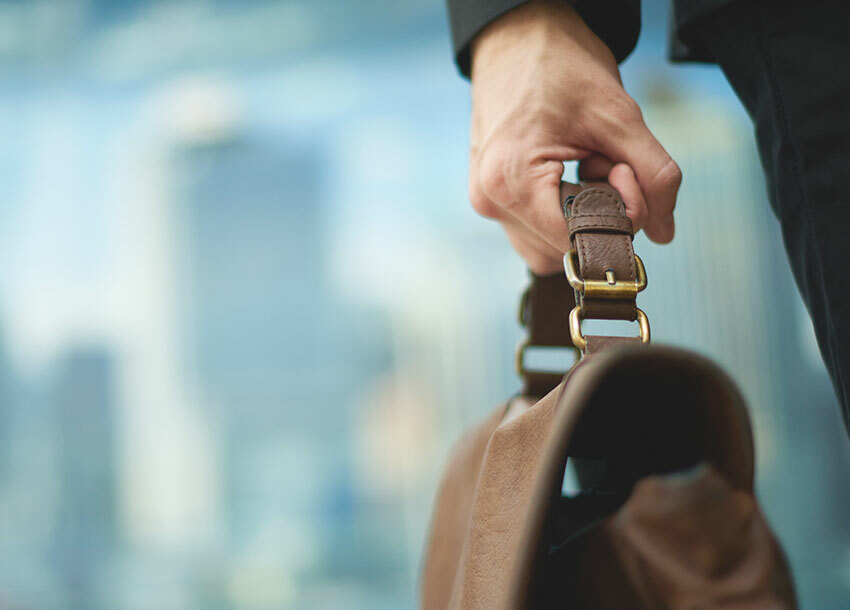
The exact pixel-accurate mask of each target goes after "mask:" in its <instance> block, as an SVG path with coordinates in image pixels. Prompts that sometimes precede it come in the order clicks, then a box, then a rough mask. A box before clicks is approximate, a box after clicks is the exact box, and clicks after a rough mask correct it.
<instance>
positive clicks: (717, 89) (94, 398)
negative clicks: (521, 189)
mask: <svg viewBox="0 0 850 610" xmlns="http://www.w3.org/2000/svg"><path fill="white" fill-rule="evenodd" d="M644 10H645V15H644V21H645V24H646V26H645V29H644V32H643V34H642V37H641V41H640V44H639V47H638V50H637V51H636V53H635V54H634V55H633V56H632V58H630V59H629V60H628V61H627V62H626V63H625V65H624V66H623V76H624V81H625V83H626V86H627V88H628V89H629V91H630V92H631V93H632V94H633V95H634V96H635V97H636V98H637V99H638V100H639V101H640V102H641V104H642V106H643V108H644V111H645V115H646V119H647V121H648V123H649V124H650V126H651V127H652V128H653V129H654V130H655V132H656V133H657V135H658V137H659V138H660V139H661V141H662V143H664V145H665V146H666V147H667V148H668V150H670V152H671V154H673V156H674V157H675V158H676V159H677V160H678V161H679V162H680V164H681V166H682V168H683V170H684V174H685V181H684V184H683V188H682V192H681V196H680V199H679V211H678V213H677V224H678V236H677V238H676V240H675V242H674V244H673V245H671V246H666V247H661V246H656V245H653V244H650V243H649V242H647V241H646V240H644V239H643V238H639V239H638V240H637V242H636V247H637V250H638V252H639V253H640V254H641V255H642V256H643V258H644V260H645V261H646V264H647V268H648V270H649V276H650V287H649V289H648V290H647V292H646V293H643V294H642V295H641V297H640V303H641V306H642V307H643V308H644V309H645V310H646V311H647V313H648V314H649V316H650V319H651V322H652V325H653V335H654V339H655V341H657V342H667V343H674V344H678V345H684V346H689V347H691V348H693V349H696V350H698V351H700V352H702V353H705V354H707V355H709V356H711V357H713V358H715V359H716V360H718V361H720V362H721V364H723V365H724V366H725V367H726V368H727V370H729V371H730V372H731V374H732V375H733V376H734V377H735V378H736V379H737V380H738V382H739V383H740V384H741V385H742V387H743V390H744V392H745V394H746V395H747V397H748V399H749V401H750V403H751V406H752V411H753V417H754V420H755V422H756V428H757V436H758V439H757V442H758V456H759V464H758V476H759V491H760V497H761V499H762V502H763V505H764V509H765V512H766V513H767V515H768V518H769V519H770V520H771V522H772V523H773V524H774V526H775V528H776V530H777V532H778V533H779V535H780V536H781V538H782V540H783V542H784V544H785V547H786V549H787V550H788V553H789V556H790V560H791V563H792V565H793V567H794V568H795V570H796V575H797V582H798V587H799V592H800V596H801V599H802V601H803V605H804V607H806V608H813V609H818V610H820V609H829V608H835V609H838V608H846V607H847V605H848V601H847V600H848V599H850V528H848V523H847V521H848V519H847V515H848V514H850V488H848V471H850V451H848V447H850V445H848V439H847V437H846V435H845V432H844V429H843V426H842V423H841V420H840V417H839V412H838V407H837V404H836V401H835V398H834V395H833V394H832V390H831V388H830V386H829V382H828V379H827V377H826V374H825V373H824V370H823V365H822V363H821V361H820V358H819V356H818V354H817V349H816V347H815V345H814V340H813V337H812V334H811V326H810V324H809V322H808V320H807V317H806V315H805V311H804V309H803V306H802V304H801V302H800V299H799V297H798V295H797V292H796V290H795V288H794V285H793V282H792V280H791V278H790V276H789V274H788V272H787V265H786V262H785V258H784V252H783V250H782V246H781V243H780V242H779V237H778V227H777V225H776V221H775V219H774V218H773V216H772V215H771V213H770V211H769V207H768V205H767V203H766V201H765V195H764V189H763V183H762V178H761V173H760V169H759V166H758V161H757V159H756V157H755V152H754V146H753V143H752V135H751V132H752V130H751V127H750V125H749V123H748V120H747V118H746V116H745V115H744V114H743V113H742V111H741V110H740V108H739V106H738V103H737V101H736V100H735V99H734V97H733V96H732V95H731V93H730V92H729V91H728V88H727V86H726V85H725V82H724V80H723V78H722V76H721V75H720V73H719V72H718V71H717V70H716V69H714V68H710V67H689V68H672V67H670V66H668V65H666V64H665V63H664V60H663V57H664V45H665V43H664V36H665V26H666V10H665V7H664V5H663V4H661V3H659V2H647V6H645V8H644ZM468 112H469V101H468V88H467V84H466V83H465V82H464V81H463V80H461V79H460V78H459V77H458V75H457V74H456V72H455V71H454V68H453V66H452V64H451V53H450V47H449V42H448V33H447V27H446V23H445V16H444V11H443V6H442V4H440V3H439V2H436V1H432V2H426V1H424V0H407V1H405V2H389V1H383V0H362V1H359V2H339V1H333V0H320V1H312V2H306V1H293V2H282V1H280V2H278V1H266V0H253V1H241V2H237V1H235V0H228V1H213V0H180V1H176V0H171V1H167V2H166V1H161V2H142V1H132V2H131V1H125V2H112V1H109V0H89V1H84V0H76V1H70V0H68V1H39V2H0V607H2V608H14V609H18V608H39V609H41V608H45V609H52V608H56V609H59V608H68V609H79V608H104V609H110V610H114V609H124V608H126V609H135V608H139V609H141V608H187V609H188V608H197V609H201V608H203V609H208V608H293V609H298V610H308V609H312V608H316V609H318V608H322V609H328V608H341V609H343V608H344V609H349V608H350V609H358V608H362V609H369V610H377V609H381V608H386V609H393V610H396V609H400V608H414V607H415V605H416V586H417V577H418V573H419V568H420V563H419V562H420V557H421V552H422V542H423V538H424V535H425V531H426V527H427V519H428V512H429V508H430V502H431V498H432V495H433V492H434V486H435V484H436V480H437V477H438V475H439V470H440V468H441V465H442V463H443V461H444V460H445V458H446V456H447V452H448V450H449V448H450V446H451V443H452V442H453V441H454V440H455V439H456V438H457V437H458V435H459V433H460V431H461V430H462V429H463V428H464V427H466V426H468V425H471V424H472V423H473V422H474V421H476V420H477V419H478V418H479V417H481V416H483V415H484V414H485V413H487V412H488V411H489V410H490V409H491V408H493V407H495V406H496V404H497V403H498V402H499V401H500V400H502V399H504V398H505V397H507V396H509V395H510V394H511V393H512V392H514V391H515V390H516V389H517V387H518V381H517V379H516V377H515V376H514V373H513V371H512V358H513V347H514V345H515V343H516V342H517V341H518V340H519V339H520V337H521V332H520V329H519V328H518V326H517V325H516V322H515V315H514V314H515V308H516V303H517V300H518V297H519V294H520V291H521V289H522V286H523V284H524V282H525V274H524V270H523V266H522V264H521V263H520V261H519V260H518V259H517V258H516V256H515V255H514V254H513V253H512V251H511V250H510V248H509V246H508V244H507V241H506V239H505V238H504V237H503V236H502V234H501V232H500V230H499V228H498V226H497V225H495V224H493V223H490V222H489V221H486V220H484V219H482V218H479V217H477V216H476V215H475V214H474V213H473V211H472V210H471V208H470V206H469V205H468V203H467V200H466V170H467V158H466V155H467V151H466V148H467V142H468V136H467V123H468Z"/></svg>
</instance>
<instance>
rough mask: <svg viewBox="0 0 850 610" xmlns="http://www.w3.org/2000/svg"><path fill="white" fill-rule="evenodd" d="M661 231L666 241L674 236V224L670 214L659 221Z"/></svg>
mask: <svg viewBox="0 0 850 610" xmlns="http://www.w3.org/2000/svg"><path fill="white" fill-rule="evenodd" d="M661 230H662V231H663V232H664V235H665V236H666V237H667V239H668V240H670V239H673V236H674V235H675V234H676V223H675V221H674V220H673V215H672V214H667V216H665V217H664V218H663V219H662V220H661Z"/></svg>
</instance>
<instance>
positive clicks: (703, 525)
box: [421, 185, 797, 610]
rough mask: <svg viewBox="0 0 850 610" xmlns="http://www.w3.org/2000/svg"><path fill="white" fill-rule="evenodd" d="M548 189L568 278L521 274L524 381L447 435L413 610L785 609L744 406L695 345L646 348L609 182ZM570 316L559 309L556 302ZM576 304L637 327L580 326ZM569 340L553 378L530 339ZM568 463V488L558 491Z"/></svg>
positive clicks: (627, 244)
mask: <svg viewBox="0 0 850 610" xmlns="http://www.w3.org/2000/svg"><path fill="white" fill-rule="evenodd" d="M568 188H569V187H565V189H564V191H563V195H564V196H563V205H564V212H565V217H566V218H567V223H568V225H569V231H570V238H571V243H572V250H571V251H570V252H569V253H567V255H566V256H565V269H566V277H564V275H561V274H558V275H552V276H546V277H539V276H534V277H533V278H532V282H531V285H530V286H529V288H528V290H527V291H526V293H525V295H524V297H523V299H522V304H521V307H520V319H521V322H522V323H523V324H524V326H525V328H526V329H527V331H528V335H527V340H526V341H525V342H524V343H523V344H522V345H521V346H520V348H519V349H518V356H517V364H518V369H519V372H520V374H521V375H522V377H523V381H524V387H523V391H522V394H521V395H519V396H517V397H515V398H513V399H512V400H510V401H509V402H508V403H507V404H506V405H503V406H501V407H499V408H498V409H497V410H496V411H495V412H494V413H493V414H492V415H491V416H490V417H488V418H487V419H486V421H484V422H482V423H481V424H480V425H478V426H477V427H475V428H474V429H472V430H470V431H469V432H468V433H467V434H466V435H465V436H464V437H463V438H462V440H461V441H460V442H459V443H458V444H457V446H456V448H455V450H454V452H453V454H452V456H451V458H450V460H449V463H448V465H447V467H446V469H445V471H444V474H443V478H442V482H441V483H440V487H439V490H438V493H437V498H436V502H435V506H434V509H433V514H432V523H431V531H430V535H429V538H428V541H427V547H426V553H425V561H424V571H423V575H422V581H421V587H422V589H421V602H422V607H423V608H424V609H425V610H445V609H452V610H457V609H482V610H483V609H486V610H500V609H510V610H520V609H526V608H533V609H542V608H546V609H548V608H565V609H568V610H585V609H586V610H609V609H610V610H629V609H641V610H643V609H650V608H653V609H655V608H659V609H660V608H664V609H667V608H669V609H675V610H720V609H723V610H755V609H759V610H762V609H763V610H768V609H770V610H779V609H790V608H796V607H797V604H796V600H795V594H794V588H793V584H792V579H791V574H790V572H789V569H788V565H787V562H786V560H785V558H784V555H783V553H782V550H781V549H780V547H779V545H778V543H777V541H776V538H775V537H774V536H773V534H772V532H771V530H770V527H769V526H768V524H767V522H766V520H765V518H764V516H763V515H762V513H761V511H760V510H759V506H758V503H757V502H756V499H755V497H754V494H753V478H754V452H753V438H752V431H751V429H750V420H749V416H748V414H747V410H746V407H745V405H744V401H743V399H742V397H741V394H740V392H739V391H738V389H737V388H736V387H735V385H734V383H733V382H732V380H731V379H730V378H729V377H728V376H727V375H726V374H725V373H724V372H723V371H721V370H720V369H719V368H718V367H717V366H715V365H714V364H712V363H711V362H710V361H708V360H706V359H705V358H703V357H701V356H699V355H697V354H694V353H691V352H688V351H684V350H681V349H676V348H672V347H656V346H652V347H650V346H649V345H647V344H648V343H649V324H648V321H647V319H646V316H645V314H644V313H643V312H642V311H641V310H640V309H638V308H637V306H636V296H637V294H638V292H639V291H640V290H642V289H643V288H644V287H645V286H646V273H645V271H644V268H643V264H642V262H641V261H640V259H639V258H638V257H637V256H635V254H634V251H633V249H632V238H633V230H632V225H631V222H630V221H629V219H628V218H627V216H626V213H625V206H624V205H623V202H622V200H621V198H620V196H619V194H618V193H617V192H616V191H615V190H614V189H612V188H611V187H609V186H607V185H594V186H590V187H587V186H585V187H583V189H582V190H580V192H578V194H577V195H575V196H573V195H572V194H571V195H569V196H567V192H571V193H575V187H572V190H571V191H568V190H567V189H568ZM568 312H569V315H567V313H568ZM584 318H597V319H615V320H630V321H637V322H638V323H639V325H640V336H639V337H627V338H624V337H601V336H584V335H582V329H581V320H582V319H584ZM541 346H542V347H567V348H574V349H576V350H578V351H579V352H580V354H581V359H580V360H579V361H578V363H577V364H576V365H575V366H573V367H572V369H571V370H570V371H569V372H568V373H567V374H566V375H562V374H553V373H547V372H539V371H533V370H529V367H527V366H526V363H525V354H526V352H527V351H528V350H530V349H534V348H537V347H541ZM568 463H570V464H571V465H572V468H573V470H574V472H575V474H576V477H577V480H578V487H579V488H580V490H579V491H578V492H574V493H571V494H565V493H564V492H563V487H564V485H563V481H564V473H565V468H566V467H567V465H568Z"/></svg>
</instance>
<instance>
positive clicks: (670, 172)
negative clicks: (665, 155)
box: [655, 159, 682, 190]
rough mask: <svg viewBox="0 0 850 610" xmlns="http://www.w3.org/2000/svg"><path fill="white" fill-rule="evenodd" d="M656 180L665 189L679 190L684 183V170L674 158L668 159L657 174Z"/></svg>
mask: <svg viewBox="0 0 850 610" xmlns="http://www.w3.org/2000/svg"><path fill="white" fill-rule="evenodd" d="M655 181H656V182H657V183H658V184H659V185H660V186H661V187H662V188H664V189H670V190H678V188H679V186H680V185H681V184H682V170H681V168H680V167H679V166H678V165H677V164H676V162H675V161H673V159H668V160H667V161H666V162H665V163H664V165H662V166H661V169H659V170H658V173H657V174H656V175H655Z"/></svg>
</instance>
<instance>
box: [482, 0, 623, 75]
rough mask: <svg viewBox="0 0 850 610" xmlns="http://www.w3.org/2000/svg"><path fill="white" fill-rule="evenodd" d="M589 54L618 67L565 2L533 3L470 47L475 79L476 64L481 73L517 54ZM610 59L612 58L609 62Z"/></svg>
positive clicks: (511, 14) (488, 29) (499, 21)
mask: <svg viewBox="0 0 850 610" xmlns="http://www.w3.org/2000/svg"><path fill="white" fill-rule="evenodd" d="M570 47H572V48H573V49H574V50H575V51H577V52H579V51H583V53H588V52H589V53H590V54H592V55H594V56H596V57H600V58H604V61H606V63H610V64H611V65H614V66H616V61H615V60H614V57H613V55H612V54H611V51H610V49H609V48H608V47H607V45H606V44H605V43H604V42H603V41H602V40H600V39H599V38H598V37H597V36H596V35H595V34H594V33H593V32H592V31H591V30H590V28H588V26H587V25H586V24H585V22H584V20H583V19H582V18H581V16H580V15H579V14H578V13H577V12H576V11H575V9H573V7H572V6H570V5H569V4H568V3H567V2H565V1H563V0H531V1H530V2H527V3H525V4H523V5H521V6H519V7H517V8H515V9H513V10H511V11H509V12H507V13H505V14H504V15H502V16H501V17H499V18H498V19H496V20H495V21H493V22H492V23H490V24H489V25H488V26H487V27H485V28H484V29H483V30H482V31H481V32H479V33H478V35H477V36H476V37H475V38H474V39H473V40H472V42H471V44H470V52H471V66H472V71H471V72H472V79H473V80H474V79H475V74H476V65H477V66H478V68H477V71H478V72H480V71H481V70H482V67H483V66H485V65H487V64H489V63H490V60H491V59H492V58H493V57H498V56H500V55H502V54H505V53H507V54H510V55H512V56H514V57H513V59H517V57H516V53H517V52H520V53H523V54H524V55H528V54H531V53H534V52H535V51H537V50H540V51H541V52H549V51H554V52H555V53H557V51H556V49H559V48H560V49H562V50H564V51H566V52H567V53H569V50H570ZM609 58H610V59H609Z"/></svg>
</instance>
